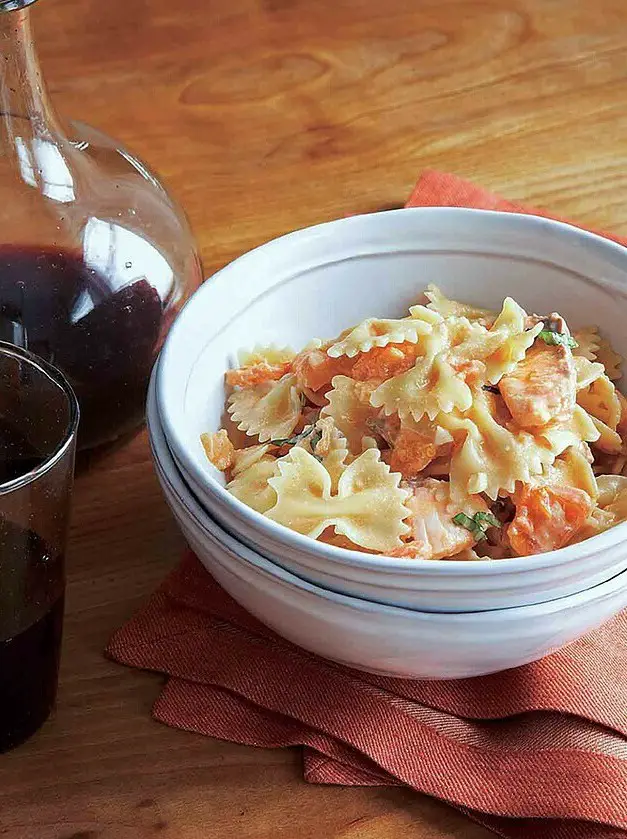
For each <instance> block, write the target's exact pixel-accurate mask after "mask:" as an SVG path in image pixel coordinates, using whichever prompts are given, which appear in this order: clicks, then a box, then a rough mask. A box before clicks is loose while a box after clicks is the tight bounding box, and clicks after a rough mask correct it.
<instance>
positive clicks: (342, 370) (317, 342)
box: [201, 286, 627, 561]
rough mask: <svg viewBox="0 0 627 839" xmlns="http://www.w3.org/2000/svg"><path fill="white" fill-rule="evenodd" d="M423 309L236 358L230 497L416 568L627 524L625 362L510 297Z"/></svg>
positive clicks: (215, 435)
mask: <svg viewBox="0 0 627 839" xmlns="http://www.w3.org/2000/svg"><path fill="white" fill-rule="evenodd" d="M425 298H426V300H425V303H424V304H422V303H417V305H414V306H412V307H411V308H410V309H409V311H408V312H407V314H406V315H405V316H400V317H398V318H395V319H393V318H377V317H376V316H374V315H373V316H372V317H369V318H366V319H365V320H362V321H361V322H360V323H358V324H356V325H355V326H351V327H349V328H347V329H345V330H344V331H343V332H342V333H341V334H339V335H336V336H326V337H324V338H317V337H312V340H311V341H310V342H309V344H307V346H306V347H304V348H303V349H301V350H300V351H294V350H292V349H290V348H284V347H277V346H267V347H264V346H259V345H257V346H253V347H252V349H248V350H247V349H243V350H242V349H241V348H234V350H235V351H239V355H238V359H239V365H238V366H237V367H236V368H234V369H232V370H228V371H225V382H226V387H227V400H226V414H227V417H228V422H227V423H226V425H227V427H226V428H221V429H217V430H215V431H213V432H212V431H207V432H206V433H204V434H203V435H202V436H201V442H202V445H203V448H204V451H205V453H206V455H207V458H208V460H209V461H210V462H211V463H212V464H213V465H214V466H215V467H216V468H217V469H219V470H221V471H222V472H223V473H224V474H225V477H226V487H227V490H228V491H229V492H230V493H232V494H233V496H235V497H236V498H237V499H239V501H241V502H242V503H244V504H246V505H248V506H249V507H251V508H252V509H254V510H256V511H257V512H258V513H260V514H262V515H264V516H266V517H267V518H268V519H271V520H272V521H274V522H276V523H277V524H279V525H282V526H284V527H287V528H290V529H292V530H293V531H295V532H297V533H300V534H302V535H304V536H307V537H309V538H311V539H318V540H320V541H322V542H325V543H327V544H330V545H334V546H336V547H341V548H344V549H352V550H360V551H365V552H368V553H379V554H383V555H386V556H391V557H405V558H407V559H410V560H411V559H429V560H450V559H455V560H459V561H476V560H477V559H490V560H499V559H505V558H508V557H512V556H526V555H529V554H536V553H542V552H545V551H550V550H555V549H558V548H561V547H564V546H566V545H568V544H571V543H574V542H578V541H581V540H582V539H586V538H589V537H590V536H594V535H595V534H597V533H600V532H601V531H603V530H604V529H607V528H608V527H612V526H613V525H615V524H618V523H619V522H621V521H624V520H625V519H627V476H624V475H623V474H622V473H623V471H627V467H626V465H627V400H625V398H624V397H623V396H622V394H621V393H620V392H619V391H618V390H617V388H616V384H615V382H616V381H617V380H619V379H620V376H621V369H620V368H621V363H622V359H621V357H620V356H619V355H618V354H617V353H616V352H615V351H614V349H613V348H612V347H611V345H610V344H609V342H608V341H607V339H606V338H605V337H604V336H603V335H601V334H600V333H599V330H598V329H597V328H596V327H583V328H581V329H579V330H575V331H574V332H573V333H572V334H571V332H570V330H569V328H568V325H567V324H566V322H565V321H564V319H563V318H562V317H561V316H560V315H559V314H557V313H555V312H552V313H549V314H546V315H537V314H531V313H528V312H526V311H525V310H524V309H523V308H522V307H521V306H520V305H519V304H518V303H517V302H516V301H514V300H513V299H512V298H510V297H507V298H505V300H504V302H503V304H502V306H501V308H500V309H494V310H493V309H488V308H483V307H479V306H474V305H470V304H467V303H463V302H459V301H456V300H453V299H450V298H449V297H447V296H446V295H444V294H443V293H442V292H441V291H440V290H439V289H438V288H437V287H435V286H428V288H427V290H426V291H425ZM229 428H236V429H238V431H239V432H244V435H242V434H240V435H239V437H238V435H236V434H230V432H229ZM246 438H247V439H249V440H250V445H246V446H245V447H243V448H241V447H239V448H238V447H237V445H236V443H237V442H238V441H239V442H241V440H242V439H246Z"/></svg>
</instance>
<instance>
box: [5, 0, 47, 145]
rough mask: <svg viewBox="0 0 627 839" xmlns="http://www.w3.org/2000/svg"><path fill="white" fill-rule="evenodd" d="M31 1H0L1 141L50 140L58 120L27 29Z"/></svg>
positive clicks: (28, 28)
mask: <svg viewBox="0 0 627 839" xmlns="http://www.w3.org/2000/svg"><path fill="white" fill-rule="evenodd" d="M32 2H33V0H6V2H2V0H0V120H1V124H2V134H3V135H4V137H3V139H4V140H5V142H6V141H8V142H9V143H10V144H11V145H14V143H15V139H16V137H22V138H24V139H26V138H25V137H24V135H25V133H26V134H30V137H31V138H32V137H41V138H46V137H50V136H51V135H53V134H58V132H59V120H58V117H57V115H56V113H55V111H54V108H53V106H52V104H51V102H50V99H49V97H48V93H47V90H46V85H45V83H44V80H43V77H42V73H41V68H40V66H39V60H38V58H37V53H36V50H35V46H34V42H33V38H32V35H31V27H30V9H28V8H27V6H28V5H30V4H31V3H32Z"/></svg>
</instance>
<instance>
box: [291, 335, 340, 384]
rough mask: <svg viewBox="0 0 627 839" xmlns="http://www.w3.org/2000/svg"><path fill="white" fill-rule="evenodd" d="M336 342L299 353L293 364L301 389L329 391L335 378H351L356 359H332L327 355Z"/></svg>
mask: <svg viewBox="0 0 627 839" xmlns="http://www.w3.org/2000/svg"><path fill="white" fill-rule="evenodd" d="M332 343H334V342H330V343H327V344H323V345H322V346H321V347H309V349H304V350H302V351H301V352H299V353H298V355H297V356H296V358H295V359H294V360H293V362H292V370H293V372H294V373H295V374H296V382H297V384H298V386H299V387H300V388H301V389H304V388H309V389H310V390H313V391H319V390H322V389H323V388H326V389H327V390H328V389H329V387H330V386H331V379H332V378H333V377H334V376H350V375H351V370H352V368H353V365H354V364H355V359H354V358H348V356H345V355H341V356H340V357H339V358H331V356H329V355H327V349H328V348H329V347H330V346H331V344H332Z"/></svg>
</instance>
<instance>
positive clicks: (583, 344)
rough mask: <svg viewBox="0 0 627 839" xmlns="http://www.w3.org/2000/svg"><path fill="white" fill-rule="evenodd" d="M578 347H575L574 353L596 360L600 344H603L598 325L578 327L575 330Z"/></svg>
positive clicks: (588, 359)
mask: <svg viewBox="0 0 627 839" xmlns="http://www.w3.org/2000/svg"><path fill="white" fill-rule="evenodd" d="M573 338H574V339H575V343H576V344H577V346H576V347H573V355H576V356H578V357H581V358H585V359H587V361H596V358H597V353H598V351H599V346H600V344H601V337H600V335H599V330H598V328H597V327H596V326H583V327H581V329H576V330H575V331H574V332H573Z"/></svg>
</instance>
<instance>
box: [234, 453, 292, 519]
mask: <svg viewBox="0 0 627 839" xmlns="http://www.w3.org/2000/svg"><path fill="white" fill-rule="evenodd" d="M278 463H279V461H278V460H276V459H275V458H273V457H268V456H267V455H266V456H262V457H261V458H259V459H258V460H257V461H255V462H253V463H252V464H251V465H250V466H248V467H247V468H245V469H241V470H240V471H239V472H238V473H237V474H236V475H235V477H234V478H233V480H232V481H230V482H229V483H228V484H227V485H226V488H227V490H228V491H229V492H230V493H231V495H234V496H235V497H236V498H239V500H240V501H241V502H243V503H244V504H246V505H248V506H249V507H251V508H252V509H253V510H256V511H257V512H258V513H265V512H267V511H268V510H270V509H271V508H272V507H274V505H275V504H276V493H275V491H274V489H273V488H272V486H271V484H270V479H271V478H273V477H275V476H276V475H278V474H279V467H278Z"/></svg>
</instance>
